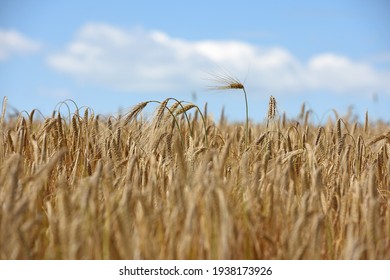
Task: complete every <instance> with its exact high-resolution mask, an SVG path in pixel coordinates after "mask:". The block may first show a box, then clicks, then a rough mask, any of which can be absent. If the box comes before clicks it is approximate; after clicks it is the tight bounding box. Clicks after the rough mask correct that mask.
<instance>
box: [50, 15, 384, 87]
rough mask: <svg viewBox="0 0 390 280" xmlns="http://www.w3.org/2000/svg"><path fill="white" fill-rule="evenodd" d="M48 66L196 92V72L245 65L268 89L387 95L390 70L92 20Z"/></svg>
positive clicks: (86, 77) (84, 77)
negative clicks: (198, 39) (179, 36)
mask: <svg viewBox="0 0 390 280" xmlns="http://www.w3.org/2000/svg"><path fill="white" fill-rule="evenodd" d="M47 62H48V64H49V65H50V66H51V67H52V68H54V69H56V70H58V71H61V72H64V73H67V74H69V75H72V76H74V77H75V78H77V79H78V80H80V81H83V82H87V83H91V84H96V85H103V86H106V87H109V88H115V89H119V90H125V91H164V90H178V89H180V90H186V91H190V90H194V89H196V87H199V84H200V83H201V82H203V81H202V80H201V78H200V77H201V75H199V72H200V71H207V70H210V69H211V70H212V69H213V68H215V66H216V65H220V66H223V67H224V68H226V69H229V71H230V72H232V73H238V74H241V75H242V74H245V73H246V72H247V71H248V70H249V77H248V79H247V81H246V82H247V83H246V85H247V86H250V87H251V88H253V89H267V91H268V92H271V93H272V92H286V93H289V92H294V91H295V92H304V91H307V90H317V89H323V90H330V91H336V92H356V91H360V92H367V93H370V92H373V91H386V92H388V93H390V72H389V71H385V70H377V69H375V68H374V67H373V66H371V65H370V64H368V63H364V62H359V61H353V60H351V59H349V58H348V57H345V56H341V55H336V54H332V53H324V54H318V55H316V56H314V57H312V58H311V59H310V60H309V61H308V62H302V61H299V60H298V59H297V58H296V57H294V56H293V54H291V53H290V52H289V51H288V50H286V49H285V48H281V47H273V48H262V47H261V46H256V45H251V44H248V43H245V42H240V41H217V40H204V41H188V40H184V39H178V38H172V37H170V36H169V35H167V34H165V33H163V32H160V31H148V30H144V29H141V28H137V29H132V30H124V29H120V28H118V27H115V26H111V25H108V24H99V23H89V24H86V25H85V26H83V27H82V28H81V29H80V30H79V32H78V33H77V35H76V36H75V38H74V40H73V41H72V42H70V43H69V44H68V46H67V47H66V48H65V49H64V50H63V51H61V52H59V53H57V54H53V55H51V56H49V57H48V60H47Z"/></svg>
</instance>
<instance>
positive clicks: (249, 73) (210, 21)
mask: <svg viewBox="0 0 390 280" xmlns="http://www.w3.org/2000/svg"><path fill="white" fill-rule="evenodd" d="M389 15H390V2H389V1H380V0H371V1H368V0H354V1H340V0H338V1H337V0H335V1H332V0H328V1H245V0H243V1H229V0H224V1H191V2H189V1H188V2H184V1H73V0H70V1H46V0H41V1H34V0H30V1H21V0H0V96H1V97H3V96H7V97H8V100H9V101H8V104H9V108H16V109H17V110H20V111H21V110H26V111H31V110H32V109H34V108H37V109H40V110H41V111H42V112H43V113H44V114H45V115H48V114H50V113H51V112H52V110H53V109H55V106H56V104H57V103H58V102H60V101H63V100H65V99H68V98H70V99H72V100H74V101H75V102H76V103H77V104H78V106H80V107H81V106H88V107H91V108H92V109H93V110H94V111H95V113H102V114H110V113H112V114H115V113H117V112H118V110H119V109H123V110H126V109H128V108H129V107H132V106H134V105H136V104H137V103H138V102H141V101H146V100H151V99H154V100H161V101H162V100H164V99H165V98H167V97H176V98H178V99H181V100H187V101H193V102H196V103H197V104H198V105H199V106H200V107H203V105H204V103H205V102H207V103H208V106H209V110H210V111H211V112H212V113H214V115H215V116H216V117H218V116H219V114H220V112H221V108H222V107H225V111H226V114H227V116H228V117H229V119H230V120H232V121H241V120H243V119H244V117H245V106H244V99H243V96H242V93H241V92H235V91H223V92H215V91H208V90H206V89H207V87H208V86H210V85H211V86H213V85H215V84H213V83H212V82H211V84H210V81H208V80H205V79H204V77H205V76H207V73H209V72H212V73H220V72H221V69H223V70H222V71H228V72H229V73H230V74H231V75H233V76H235V77H237V78H238V79H240V80H241V81H242V82H244V83H245V87H246V89H247V92H248V99H249V103H250V105H249V106H250V113H249V114H250V118H251V119H252V120H253V121H262V120H263V119H264V117H265V114H266V110H267V105H268V99H269V97H270V95H273V96H274V97H275V98H276V100H277V102H278V110H279V113H283V112H286V114H287V115H288V116H289V117H294V116H296V115H297V114H298V113H299V110H300V106H301V104H302V103H306V104H307V107H308V108H310V109H312V110H313V111H314V112H315V114H316V116H317V120H318V121H323V120H325V119H326V117H327V116H331V115H332V113H331V112H332V111H331V110H332V109H335V110H337V111H338V112H339V113H340V114H341V115H343V114H345V113H346V112H347V110H348V108H350V107H351V106H352V108H353V111H352V112H353V113H354V114H356V115H359V116H363V115H364V114H365V111H366V110H368V112H369V115H370V116H371V117H372V118H381V119H384V120H386V121H389V120H390V110H388V107H389V106H388V105H389V104H390V28H389V27H390V16H389ZM194 93H195V95H194Z"/></svg>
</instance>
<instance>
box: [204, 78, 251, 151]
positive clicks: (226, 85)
mask: <svg viewBox="0 0 390 280" xmlns="http://www.w3.org/2000/svg"><path fill="white" fill-rule="evenodd" d="M206 79H208V80H210V81H212V82H214V83H215V85H212V86H209V87H208V89H209V90H230V89H241V90H242V91H243V93H244V98H245V113H246V114H245V149H246V148H247V147H248V142H249V109H248V98H247V93H246V90H245V87H244V85H243V84H242V83H241V82H240V81H239V80H238V79H237V78H234V77H232V76H231V75H229V73H227V72H225V71H222V73H221V74H217V73H215V74H209V77H208V78H206Z"/></svg>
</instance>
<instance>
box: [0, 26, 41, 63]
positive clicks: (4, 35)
mask: <svg viewBox="0 0 390 280" xmlns="http://www.w3.org/2000/svg"><path fill="white" fill-rule="evenodd" d="M40 48H41V45H40V44H39V43H38V42H35V41H33V40H31V39H28V38H26V37H25V36H23V35H22V34H21V33H19V32H17V31H14V30H4V29H0V60H5V59H7V58H9V57H10V56H11V55H13V54H25V53H32V52H36V51H38V50H39V49H40Z"/></svg>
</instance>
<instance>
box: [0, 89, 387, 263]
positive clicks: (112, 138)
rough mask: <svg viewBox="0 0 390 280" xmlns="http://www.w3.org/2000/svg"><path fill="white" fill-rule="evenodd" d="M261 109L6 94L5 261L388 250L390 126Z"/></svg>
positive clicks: (0, 124) (1, 202)
mask: <svg viewBox="0 0 390 280" xmlns="http://www.w3.org/2000/svg"><path fill="white" fill-rule="evenodd" d="M256 106H260V105H258V104H257V105H256ZM263 106H264V107H268V115H267V116H264V121H263V122H260V123H253V122H250V121H248V119H247V123H246V124H245V123H230V122H228V121H227V120H226V118H225V117H224V116H223V115H222V116H221V117H220V118H219V120H218V121H214V118H213V117H212V116H210V115H209V114H208V113H207V107H202V108H199V107H198V106H196V105H195V104H192V103H187V102H179V101H178V100H174V99H166V100H163V101H146V102H143V103H140V104H138V105H136V106H134V107H132V108H131V109H129V110H128V111H126V113H123V114H122V115H112V116H103V115H97V114H96V115H95V114H94V111H93V109H92V108H85V107H84V108H78V107H77V105H76V104H74V103H73V102H72V101H69V100H68V101H65V102H63V103H61V104H60V105H59V106H57V107H56V108H55V109H54V110H53V114H52V115H51V116H50V117H48V116H46V117H43V116H42V115H41V114H40V112H39V111H38V110H33V111H32V112H20V113H17V114H14V113H12V112H10V111H8V110H7V105H6V99H4V102H3V107H2V115H1V120H0V206H1V210H0V259H44V260H46V259H390V207H389V206H390V205H389V204H390V203H389V202H390V178H389V171H390V160H389V156H390V124H388V123H385V122H381V121H376V122H372V121H370V119H369V115H366V116H365V121H363V122H359V121H358V120H356V119H355V118H354V117H353V116H349V115H346V116H339V115H338V114H337V112H333V113H332V114H330V115H329V119H327V120H324V121H323V122H322V124H315V122H314V119H313V116H314V114H313V112H311V111H310V110H307V109H305V106H304V105H303V106H302V110H301V112H300V114H299V115H298V116H296V117H295V118H294V119H288V118H287V117H286V116H285V114H283V113H278V111H277V110H276V109H275V108H276V106H277V104H276V100H275V99H274V98H273V97H271V98H270V100H269V103H268V101H267V102H266V103H264V104H263ZM145 108H149V109H150V108H153V109H152V111H153V112H154V113H153V114H149V115H148V114H145V113H144V111H145ZM363 119H364V117H363Z"/></svg>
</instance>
